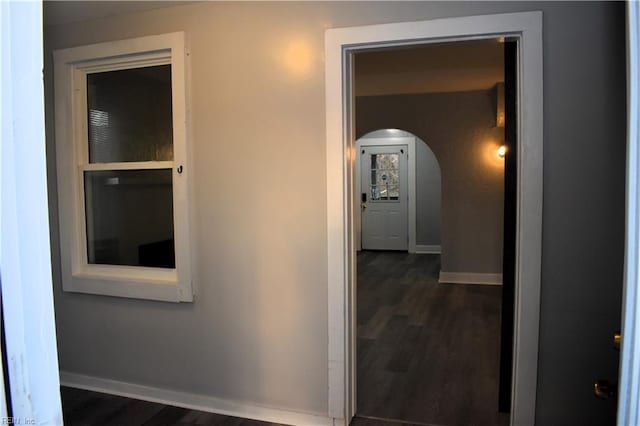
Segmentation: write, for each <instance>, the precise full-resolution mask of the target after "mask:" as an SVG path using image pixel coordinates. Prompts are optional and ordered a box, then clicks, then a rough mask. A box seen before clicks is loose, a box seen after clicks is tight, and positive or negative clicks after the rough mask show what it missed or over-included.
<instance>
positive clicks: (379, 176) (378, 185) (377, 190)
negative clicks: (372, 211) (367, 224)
mask: <svg viewBox="0 0 640 426" xmlns="http://www.w3.org/2000/svg"><path fill="white" fill-rule="evenodd" d="M399 160H400V156H399V154H371V201H389V200H398V198H399V196H400V189H399V185H400V178H399V172H398V168H399Z"/></svg>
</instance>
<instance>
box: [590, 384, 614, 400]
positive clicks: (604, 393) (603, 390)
mask: <svg viewBox="0 0 640 426" xmlns="http://www.w3.org/2000/svg"><path fill="white" fill-rule="evenodd" d="M593 393H594V394H595V395H596V396H597V397H598V398H600V399H609V398H613V397H615V396H616V390H615V388H614V387H613V386H612V385H611V383H610V382H609V381H608V380H596V382H595V383H594V384H593Z"/></svg>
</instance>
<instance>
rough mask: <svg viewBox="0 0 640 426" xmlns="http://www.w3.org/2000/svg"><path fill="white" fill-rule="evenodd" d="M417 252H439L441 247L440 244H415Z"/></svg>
mask: <svg viewBox="0 0 640 426" xmlns="http://www.w3.org/2000/svg"><path fill="white" fill-rule="evenodd" d="M415 252H416V253H417V254H440V253H442V247H441V246H430V245H422V244H416V251H415Z"/></svg>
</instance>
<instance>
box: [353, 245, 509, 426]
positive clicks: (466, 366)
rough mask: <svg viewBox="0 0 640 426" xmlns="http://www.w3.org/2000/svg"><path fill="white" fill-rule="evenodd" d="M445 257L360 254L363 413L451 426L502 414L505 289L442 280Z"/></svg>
mask: <svg viewBox="0 0 640 426" xmlns="http://www.w3.org/2000/svg"><path fill="white" fill-rule="evenodd" d="M439 270H440V256H438V255H415V254H407V253H401V252H367V251H363V252H361V253H359V254H358V296H357V302H358V319H357V321H358V330H357V345H358V351H357V358H358V376H357V381H358V383H357V386H358V414H360V415H365V416H372V417H378V418H388V419H399V420H404V421H408V422H415V423H425V424H432V425H443V426H462V425H464V426H469V425H479V426H490V425H491V426H493V425H507V424H508V422H509V418H508V415H506V414H498V411H497V408H498V367H499V344H500V334H499V333H500V306H501V305H500V301H501V288H500V287H496V286H481V285H459V284H438V281H437V277H438V273H439Z"/></svg>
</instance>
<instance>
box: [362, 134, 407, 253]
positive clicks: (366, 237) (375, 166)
mask: <svg viewBox="0 0 640 426" xmlns="http://www.w3.org/2000/svg"><path fill="white" fill-rule="evenodd" d="M407 151H408V150H407V145H387V146H362V147H361V148H360V152H359V155H360V161H359V163H360V179H361V180H360V182H361V194H360V197H361V198H360V201H361V208H360V210H361V212H362V248H363V249H364V250H407V249H408V248H409V237H408V232H409V231H408V216H407V205H408V197H407V194H408V191H407V182H408V178H407Z"/></svg>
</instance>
